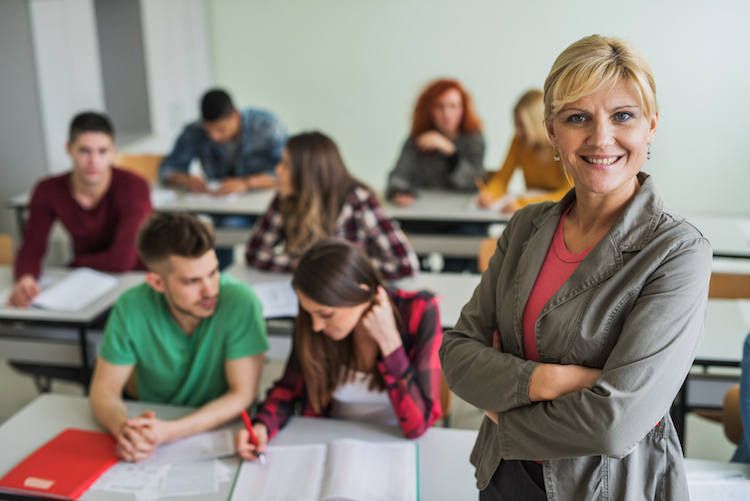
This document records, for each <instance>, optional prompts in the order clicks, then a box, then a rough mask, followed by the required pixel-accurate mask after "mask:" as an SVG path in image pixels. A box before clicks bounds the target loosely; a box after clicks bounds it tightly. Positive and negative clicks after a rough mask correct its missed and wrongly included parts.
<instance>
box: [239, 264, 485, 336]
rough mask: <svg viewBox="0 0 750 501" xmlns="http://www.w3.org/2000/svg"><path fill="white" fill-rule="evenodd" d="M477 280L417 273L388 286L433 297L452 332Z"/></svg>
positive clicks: (262, 276)
mask: <svg viewBox="0 0 750 501" xmlns="http://www.w3.org/2000/svg"><path fill="white" fill-rule="evenodd" d="M225 273H227V274H229V275H232V276H233V277H235V278H236V279H237V280H240V281H242V282H245V283H247V284H250V285H251V286H252V285H253V284H261V283H265V282H284V281H287V282H289V281H291V279H292V275H291V274H290V273H272V272H268V271H262V270H259V269H257V268H253V267H251V266H247V265H245V264H233V265H232V266H230V267H229V268H227V269H226V270H225ZM480 278H481V275H463V274H459V273H439V274H433V273H420V274H419V275H417V276H416V277H411V278H403V279H400V280H394V281H392V282H390V284H391V285H392V286H393V287H396V288H399V289H403V290H412V291H422V290H424V291H429V292H430V293H432V294H434V295H435V296H436V297H437V298H438V301H439V303H438V304H439V307H440V323H441V324H442V325H443V328H445V329H451V328H453V326H454V325H455V324H456V322H457V321H458V317H459V316H460V315H461V309H462V308H463V307H464V304H466V303H467V302H468V301H469V299H470V298H471V295H472V293H473V292H474V289H475V288H476V286H477V285H478V284H479V280H480Z"/></svg>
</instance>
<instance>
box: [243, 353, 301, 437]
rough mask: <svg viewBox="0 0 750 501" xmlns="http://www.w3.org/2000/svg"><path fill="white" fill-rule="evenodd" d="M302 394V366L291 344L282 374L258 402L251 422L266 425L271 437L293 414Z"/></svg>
mask: <svg viewBox="0 0 750 501" xmlns="http://www.w3.org/2000/svg"><path fill="white" fill-rule="evenodd" d="M304 396H305V380H304V378H303V377H302V368H301V367H300V363H299V358H297V352H296V350H295V349H294V346H292V353H291V355H290V356H289V360H287V363H286V369H284V375H283V376H282V377H281V379H279V380H278V381H276V383H274V385H273V388H271V389H270V390H269V392H268V395H267V396H266V400H265V401H264V402H263V403H262V404H260V407H259V408H258V413H257V414H256V415H255V417H254V418H253V422H260V423H263V424H264V425H266V428H268V437H269V438H272V437H273V436H275V435H276V434H277V433H278V432H279V430H280V429H281V428H283V427H284V425H285V424H286V422H287V421H288V420H289V418H290V417H292V416H293V415H294V408H295V406H296V404H297V402H300V401H302V400H303V399H304Z"/></svg>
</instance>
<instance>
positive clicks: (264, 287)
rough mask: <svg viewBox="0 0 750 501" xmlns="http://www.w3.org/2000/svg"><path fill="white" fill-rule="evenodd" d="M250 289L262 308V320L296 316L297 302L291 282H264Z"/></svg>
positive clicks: (297, 310)
mask: <svg viewBox="0 0 750 501" xmlns="http://www.w3.org/2000/svg"><path fill="white" fill-rule="evenodd" d="M252 287H253V290H254V291H255V294H257V296H258V299H259V300H260V304H261V305H262V306H263V318H280V317H290V318H293V317H296V316H297V313H298V312H299V302H298V300H297V294H296V293H295V292H294V288H292V283H291V282H265V283H261V284H255V285H253V286H252Z"/></svg>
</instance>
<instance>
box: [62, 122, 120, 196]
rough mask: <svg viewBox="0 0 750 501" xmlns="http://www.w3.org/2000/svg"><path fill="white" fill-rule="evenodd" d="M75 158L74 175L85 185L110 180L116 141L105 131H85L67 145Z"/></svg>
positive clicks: (95, 184)
mask: <svg viewBox="0 0 750 501" xmlns="http://www.w3.org/2000/svg"><path fill="white" fill-rule="evenodd" d="M67 149H68V155H70V158H71V159H72V160H73V176H75V178H76V180H77V181H78V182H80V183H81V184H83V185H84V186H98V185H100V184H102V183H106V182H108V181H109V175H110V167H111V166H112V163H113V162H114V159H115V143H114V142H113V141H112V138H111V137H110V136H109V135H108V134H105V133H103V132H84V133H82V134H79V135H78V136H77V137H76V138H75V140H74V141H73V142H72V143H68V146H67Z"/></svg>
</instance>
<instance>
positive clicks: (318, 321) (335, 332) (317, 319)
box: [295, 290, 371, 341]
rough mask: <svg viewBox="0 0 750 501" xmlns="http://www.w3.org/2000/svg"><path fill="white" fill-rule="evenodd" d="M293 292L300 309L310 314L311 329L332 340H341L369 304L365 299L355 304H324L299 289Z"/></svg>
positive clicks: (350, 330)
mask: <svg viewBox="0 0 750 501" xmlns="http://www.w3.org/2000/svg"><path fill="white" fill-rule="evenodd" d="M295 292H296V293H297V297H298V298H299V304H300V306H301V307H302V309H303V310H305V311H306V312H308V313H309V314H310V319H311V321H312V329H313V331H314V332H321V333H323V334H325V335H326V336H328V337H329V338H331V339H332V340H334V341H341V340H342V339H345V338H346V337H347V336H348V335H349V334H351V332H352V331H353V330H354V327H356V326H357V324H358V323H359V321H360V319H361V318H362V315H363V314H364V313H365V311H367V309H368V308H369V307H370V304H371V301H365V302H364V303H362V304H358V305H356V306H326V305H323V304H320V303H318V302H316V301H313V300H312V299H310V298H309V297H307V296H306V295H305V294H303V293H302V292H300V291H299V290H295Z"/></svg>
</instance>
